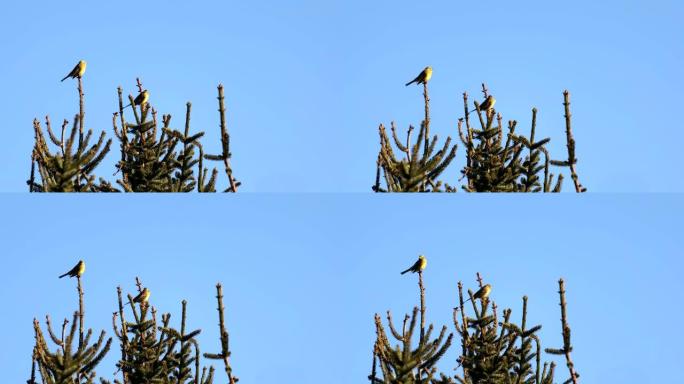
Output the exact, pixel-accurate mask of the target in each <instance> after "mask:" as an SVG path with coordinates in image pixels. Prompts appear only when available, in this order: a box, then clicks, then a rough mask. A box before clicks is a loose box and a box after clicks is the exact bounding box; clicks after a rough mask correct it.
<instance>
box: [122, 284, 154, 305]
mask: <svg viewBox="0 0 684 384" xmlns="http://www.w3.org/2000/svg"><path fill="white" fill-rule="evenodd" d="M149 298H150V290H149V289H147V287H145V288H143V290H142V291H140V293H138V296H136V297H134V298H133V302H134V303H141V304H142V303H147V300H148V299H149ZM130 303H131V302H130V301H129V302H128V303H126V304H130Z"/></svg>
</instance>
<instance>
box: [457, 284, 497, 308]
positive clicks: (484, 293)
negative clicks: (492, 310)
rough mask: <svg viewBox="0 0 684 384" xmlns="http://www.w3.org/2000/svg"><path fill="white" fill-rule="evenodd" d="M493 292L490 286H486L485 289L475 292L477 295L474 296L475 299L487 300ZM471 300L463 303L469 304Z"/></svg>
mask: <svg viewBox="0 0 684 384" xmlns="http://www.w3.org/2000/svg"><path fill="white" fill-rule="evenodd" d="M491 291H492V286H491V285H490V284H485V286H484V287H482V288H480V289H478V290H477V292H475V294H474V295H473V298H475V299H480V300H482V299H486V298H487V297H489V293H490V292H491ZM469 300H470V298H468V300H466V301H464V302H463V303H467V302H468V301H469Z"/></svg>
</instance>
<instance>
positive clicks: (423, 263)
mask: <svg viewBox="0 0 684 384" xmlns="http://www.w3.org/2000/svg"><path fill="white" fill-rule="evenodd" d="M425 267H427V259H426V258H425V256H423V255H420V256H418V260H416V262H415V263H413V265H412V266H411V267H410V268H409V269H407V270H405V271H404V272H402V273H401V274H402V275H403V274H404V273H406V272H413V273H416V272H420V271H422V270H423V269H425Z"/></svg>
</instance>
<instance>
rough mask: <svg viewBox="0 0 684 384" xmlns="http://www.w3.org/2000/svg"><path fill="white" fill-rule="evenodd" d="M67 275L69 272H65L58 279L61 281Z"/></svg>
mask: <svg viewBox="0 0 684 384" xmlns="http://www.w3.org/2000/svg"><path fill="white" fill-rule="evenodd" d="M68 274H69V272H67V273H65V274H63V275H62V276H60V277H59V278H60V279H61V278H62V277H64V276H66V275H68Z"/></svg>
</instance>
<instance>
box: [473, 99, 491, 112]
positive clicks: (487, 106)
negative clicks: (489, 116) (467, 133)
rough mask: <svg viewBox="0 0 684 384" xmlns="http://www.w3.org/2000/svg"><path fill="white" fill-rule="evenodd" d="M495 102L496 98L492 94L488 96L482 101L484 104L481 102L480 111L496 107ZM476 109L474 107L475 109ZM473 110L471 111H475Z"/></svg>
mask: <svg viewBox="0 0 684 384" xmlns="http://www.w3.org/2000/svg"><path fill="white" fill-rule="evenodd" d="M494 103H496V99H495V98H494V96H492V95H489V96H487V98H486V99H485V100H484V101H483V102H482V104H480V111H485V112H487V111H489V110H490V109H492V108H494ZM475 109H477V108H475ZM475 109H473V111H474V110H475ZM473 111H470V112H473Z"/></svg>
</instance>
